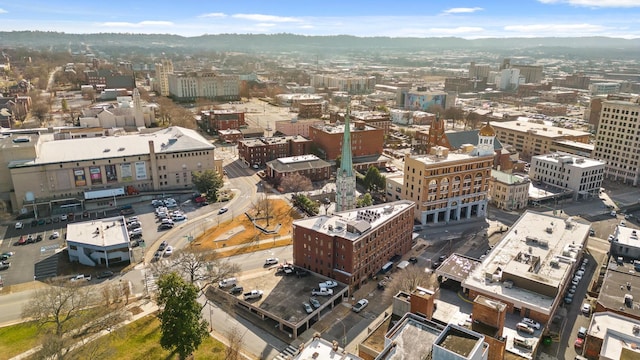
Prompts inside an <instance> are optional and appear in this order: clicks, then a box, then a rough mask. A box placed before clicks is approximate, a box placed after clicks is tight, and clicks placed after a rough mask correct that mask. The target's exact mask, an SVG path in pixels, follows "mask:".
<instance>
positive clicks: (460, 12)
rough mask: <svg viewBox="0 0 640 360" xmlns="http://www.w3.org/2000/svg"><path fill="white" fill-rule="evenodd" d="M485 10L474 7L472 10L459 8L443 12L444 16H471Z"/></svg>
mask: <svg viewBox="0 0 640 360" xmlns="http://www.w3.org/2000/svg"><path fill="white" fill-rule="evenodd" d="M481 10H484V9H483V8H481V7H472V8H465V7H459V8H451V9H447V10H445V11H443V12H442V13H443V14H446V15H449V14H469V13H474V12H476V11H481Z"/></svg>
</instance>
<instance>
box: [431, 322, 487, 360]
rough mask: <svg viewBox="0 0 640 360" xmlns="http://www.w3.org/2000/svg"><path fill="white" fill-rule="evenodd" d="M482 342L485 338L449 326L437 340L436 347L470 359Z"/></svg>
mask: <svg viewBox="0 0 640 360" xmlns="http://www.w3.org/2000/svg"><path fill="white" fill-rule="evenodd" d="M482 342H484V336H482V335H480V334H477V333H474V332H472V331H470V330H467V329H465V328H462V327H458V326H455V325H448V326H447V327H446V328H445V329H444V331H442V333H441V334H440V336H439V337H438V339H437V340H436V345H438V346H439V347H442V348H444V349H447V350H449V351H451V352H454V353H456V354H458V355H460V356H462V357H463V358H468V357H469V355H471V352H473V350H474V349H476V348H477V347H478V346H480V345H481V343H482Z"/></svg>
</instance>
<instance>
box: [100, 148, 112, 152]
mask: <svg viewBox="0 0 640 360" xmlns="http://www.w3.org/2000/svg"><path fill="white" fill-rule="evenodd" d="M109 151H111V149H104V150H102V152H109Z"/></svg>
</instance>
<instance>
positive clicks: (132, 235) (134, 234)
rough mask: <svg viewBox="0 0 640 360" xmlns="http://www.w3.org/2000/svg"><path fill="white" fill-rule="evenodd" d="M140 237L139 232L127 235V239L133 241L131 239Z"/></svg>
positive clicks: (140, 233) (140, 232)
mask: <svg viewBox="0 0 640 360" xmlns="http://www.w3.org/2000/svg"><path fill="white" fill-rule="evenodd" d="M141 237H142V231H139V232H131V233H130V234H129V239H131V240H133V239H139V238H141Z"/></svg>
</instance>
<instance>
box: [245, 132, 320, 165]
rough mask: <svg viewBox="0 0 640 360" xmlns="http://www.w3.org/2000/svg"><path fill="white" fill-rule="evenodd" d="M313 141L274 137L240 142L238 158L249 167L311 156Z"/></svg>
mask: <svg viewBox="0 0 640 360" xmlns="http://www.w3.org/2000/svg"><path fill="white" fill-rule="evenodd" d="M310 150H311V140H309V139H306V138H304V137H302V136H274V137H269V138H256V139H244V140H240V141H239V142H238V157H239V158H240V160H242V161H243V162H244V163H245V164H247V165H251V166H253V165H257V166H263V165H265V164H266V163H267V162H268V161H271V160H275V159H279V158H285V157H290V156H301V155H306V154H309V152H310Z"/></svg>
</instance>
